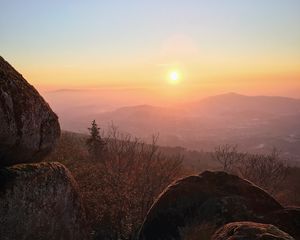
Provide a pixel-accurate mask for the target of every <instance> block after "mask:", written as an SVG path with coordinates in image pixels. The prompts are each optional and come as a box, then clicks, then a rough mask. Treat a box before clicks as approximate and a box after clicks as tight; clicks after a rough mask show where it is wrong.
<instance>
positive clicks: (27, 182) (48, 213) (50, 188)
mask: <svg viewBox="0 0 300 240" xmlns="http://www.w3.org/2000/svg"><path fill="white" fill-rule="evenodd" d="M0 182H1V185H0V235H1V237H0V238H1V240H12V239H18V240H23V239H24V240H25V239H26V240H27V239H31V240H40V239H47V240H60V239H61V240H84V239H86V238H87V235H86V233H87V228H86V218H85V212H84V208H83V206H82V202H81V198H80V195H79V194H78V190H77V185H76V182H75V181H74V179H73V177H72V175H71V174H70V172H69V171H68V170H67V169H66V168H65V167H64V166H63V165H62V164H60V163H37V164H20V165H15V166H13V167H7V168H2V169H1V170H0Z"/></svg>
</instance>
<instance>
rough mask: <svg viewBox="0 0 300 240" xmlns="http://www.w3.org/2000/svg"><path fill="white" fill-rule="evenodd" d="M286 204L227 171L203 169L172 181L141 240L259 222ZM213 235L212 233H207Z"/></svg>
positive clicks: (163, 239) (182, 236) (152, 211)
mask: <svg viewBox="0 0 300 240" xmlns="http://www.w3.org/2000/svg"><path fill="white" fill-rule="evenodd" d="M282 209H283V207H282V206H281V205H280V204H279V203H278V202H277V201H276V200H274V199H273V198H272V197H271V196H270V195H268V194H267V193H266V192H264V191H263V190H262V189H260V188H258V187H257V186H255V185H253V184H252V183H250V182H248V181H246V180H243V179H241V178H239V177H237V176H234V175H230V174H227V173H225V172H209V171H206V172H203V173H202V174H200V175H199V176H190V177H187V178H183V179H181V180H179V181H177V182H176V183H174V184H172V185H171V186H170V187H169V188H167V189H166V191H165V192H163V193H162V194H161V196H160V197H159V198H158V199H157V201H156V202H155V203H154V205H153V206H152V207H151V209H150V211H149V212H148V214H147V216H146V219H145V221H144V223H143V225H142V228H141V230H140V235H139V239H140V240H150V239H151V240H159V239H160V240H168V239H187V238H186V237H185V235H186V234H188V233H190V232H193V231H194V230H193V228H194V229H201V232H202V233H205V232H206V233H207V232H210V233H211V234H213V233H214V232H215V230H216V229H217V228H219V227H221V226H223V225H224V224H226V223H230V222H236V221H259V220H261V219H262V218H263V217H264V216H265V215H267V214H268V213H271V212H274V211H279V210H282ZM206 237H209V236H206Z"/></svg>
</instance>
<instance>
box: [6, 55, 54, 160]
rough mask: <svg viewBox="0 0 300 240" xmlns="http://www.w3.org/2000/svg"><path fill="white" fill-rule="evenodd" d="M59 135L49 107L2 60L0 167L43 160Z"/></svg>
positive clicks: (19, 75)
mask: <svg viewBox="0 0 300 240" xmlns="http://www.w3.org/2000/svg"><path fill="white" fill-rule="evenodd" d="M59 135H60V127H59V123H58V118H57V116H56V115H55V113H53V111H52V110H51V108H50V107H49V105H48V104H47V103H46V102H45V101H44V99H43V98H42V97H41V96H40V95H39V93H38V92H37V91H36V90H35V89H34V87H33V86H31V85H30V84H28V82H27V81H26V80H25V79H24V78H23V77H22V75H21V74H19V73H18V72H17V71H16V70H15V69H14V68H13V67H12V66H10V65H9V63H7V62H6V61H5V60H4V59H3V58H2V57H0V166H9V165H13V164H16V163H25V162H33V161H39V160H41V159H42V158H43V157H44V156H45V155H46V154H47V153H49V152H50V150H51V149H52V148H53V146H54V143H55V142H56V140H57V139H58V137H59Z"/></svg>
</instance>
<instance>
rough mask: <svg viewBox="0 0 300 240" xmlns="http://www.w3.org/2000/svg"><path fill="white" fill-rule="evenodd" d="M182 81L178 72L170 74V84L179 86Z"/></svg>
mask: <svg viewBox="0 0 300 240" xmlns="http://www.w3.org/2000/svg"><path fill="white" fill-rule="evenodd" d="M179 80H180V74H179V72H178V71H171V72H170V73H169V82H170V83H172V84H177V83H179Z"/></svg>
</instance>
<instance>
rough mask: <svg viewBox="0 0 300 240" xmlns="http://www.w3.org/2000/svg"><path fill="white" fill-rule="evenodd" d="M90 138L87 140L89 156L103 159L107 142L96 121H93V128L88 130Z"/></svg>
mask: <svg viewBox="0 0 300 240" xmlns="http://www.w3.org/2000/svg"><path fill="white" fill-rule="evenodd" d="M88 130H89V132H90V137H89V138H88V139H87V141H86V144H87V147H88V151H89V154H90V156H91V157H92V158H94V159H103V153H104V148H105V145H106V143H105V141H104V140H103V139H102V138H101V136H100V128H99V127H98V125H97V123H96V121H95V120H93V121H92V124H91V127H90V128H88Z"/></svg>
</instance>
